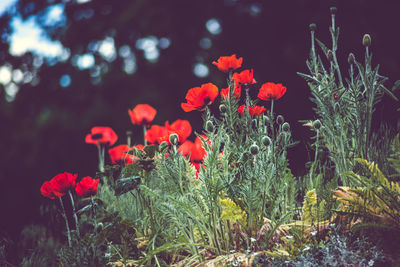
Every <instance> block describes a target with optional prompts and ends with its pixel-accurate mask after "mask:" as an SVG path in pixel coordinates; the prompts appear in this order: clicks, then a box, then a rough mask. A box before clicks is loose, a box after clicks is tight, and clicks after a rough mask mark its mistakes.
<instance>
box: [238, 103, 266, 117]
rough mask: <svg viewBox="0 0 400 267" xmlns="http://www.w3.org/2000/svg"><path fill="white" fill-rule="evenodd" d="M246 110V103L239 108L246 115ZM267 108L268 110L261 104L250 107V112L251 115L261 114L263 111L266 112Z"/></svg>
mask: <svg viewBox="0 0 400 267" xmlns="http://www.w3.org/2000/svg"><path fill="white" fill-rule="evenodd" d="M244 110H245V106H244V105H241V106H240V107H239V108H238V111H239V112H240V113H242V115H244ZM266 110H267V109H266V108H264V107H261V106H254V107H249V114H250V116H259V115H261V114H262V113H264V112H265V111H266Z"/></svg>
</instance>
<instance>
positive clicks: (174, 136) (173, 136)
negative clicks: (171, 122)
mask: <svg viewBox="0 0 400 267" xmlns="http://www.w3.org/2000/svg"><path fill="white" fill-rule="evenodd" d="M169 142H170V143H171V144H173V145H177V144H178V142H179V136H178V135H177V134H176V133H173V134H170V135H169Z"/></svg>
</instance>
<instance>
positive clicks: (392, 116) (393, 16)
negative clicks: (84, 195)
mask: <svg viewBox="0 0 400 267" xmlns="http://www.w3.org/2000/svg"><path fill="white" fill-rule="evenodd" d="M331 6H337V8H338V11H337V15H336V22H337V25H338V26H339V27H340V38H339V50H338V54H339V63H340V65H341V66H342V72H345V73H347V71H346V70H347V67H348V63H347V56H348V54H349V53H350V52H353V53H354V54H355V55H356V58H357V59H358V60H362V58H363V55H364V47H363V46H362V44H361V41H362V37H363V35H364V34H365V33H369V34H370V35H371V37H372V53H373V55H374V58H373V63H374V65H376V64H381V67H380V74H381V75H384V76H387V77H389V80H388V81H387V82H386V84H385V85H386V87H388V88H392V86H393V84H394V83H395V81H396V80H397V79H400V51H399V49H400V37H399V34H398V28H399V26H400V23H399V20H398V14H399V13H400V3H399V2H398V1H396V0H393V1H391V0H386V1H384V3H383V2H382V3H381V4H379V3H378V2H377V1H368V0H349V1H331V0H326V1H320V0H282V1H272V0H271V1H269V0H202V1H193V0H192V1H190V0H114V1H109V0H63V1H61V0H47V1H43V0H35V1H32V0H1V1H0V31H1V40H0V129H1V131H0V137H1V138H0V212H1V213H0V214H1V219H0V237H2V236H5V237H8V238H11V239H15V240H18V235H19V233H20V231H21V229H22V228H23V227H24V226H25V225H28V224H31V223H44V224H46V223H47V224H49V223H50V221H49V220H50V218H49V216H46V211H45V210H46V209H45V208H44V207H48V206H49V205H48V204H49V203H51V202H52V201H51V200H49V199H45V198H44V197H43V196H41V194H40V191H39V189H40V186H41V185H42V183H43V182H44V181H45V180H50V179H51V178H52V177H53V176H55V175H56V174H58V173H60V172H64V171H68V172H71V173H78V177H80V178H82V177H84V176H88V175H89V176H94V175H95V172H96V169H97V151H96V148H95V146H93V145H88V144H85V142H84V138H85V135H86V134H87V133H89V131H90V129H91V128H92V127H93V126H110V127H112V128H113V129H114V130H115V131H116V132H117V134H118V136H119V140H118V143H117V144H122V143H125V142H126V141H125V140H126V137H125V132H126V131H127V130H132V131H133V133H134V136H135V138H134V142H135V143H136V144H137V143H142V138H143V137H142V130H141V128H139V127H136V126H133V125H132V124H131V123H130V119H129V116H128V112H127V111H128V109H129V108H133V107H134V106H135V105H137V104H141V103H147V104H150V105H152V106H153V107H155V108H156V109H157V110H158V114H157V116H156V118H155V121H154V122H153V123H155V124H164V122H165V121H166V120H169V121H170V122H173V121H175V120H176V119H186V120H189V121H190V122H191V124H192V126H193V128H194V130H196V131H201V127H202V122H201V113H199V112H190V113H185V112H183V111H182V110H181V108H180V103H181V102H183V101H184V98H185V95H186V92H187V90H189V89H190V88H192V87H195V86H200V85H201V84H203V83H206V82H210V81H211V82H213V83H214V84H216V85H217V86H218V87H219V88H225V87H226V78H227V77H226V75H225V74H224V73H222V72H220V71H218V69H217V68H216V67H215V66H213V65H212V64H211V62H212V61H214V60H217V59H218V58H219V57H220V56H228V55H232V54H234V53H235V54H237V55H238V56H240V57H243V68H242V69H249V68H252V69H254V77H255V79H256V80H257V82H258V85H259V86H261V84H262V83H265V82H275V83H282V84H283V85H285V86H286V87H287V93H286V95H285V96H284V97H283V98H282V99H280V100H279V101H278V102H277V103H276V108H275V111H276V112H277V113H278V114H282V115H283V116H284V117H285V119H286V120H287V121H288V122H289V123H290V124H291V127H292V132H293V138H294V140H297V141H300V144H298V145H297V146H296V147H294V148H292V149H291V150H290V151H289V160H290V164H291V166H290V167H291V168H292V171H293V173H294V174H295V175H297V176H301V175H302V174H303V173H304V172H305V167H304V165H305V163H306V162H307V161H308V160H309V154H310V151H309V147H308V143H309V141H310V136H311V132H310V131H309V129H307V128H306V127H303V126H302V124H301V123H300V122H299V120H306V119H314V118H315V115H314V113H313V110H312V107H313V105H312V103H311V102H310V100H309V89H308V86H307V83H306V82H305V81H304V80H303V79H302V78H301V77H299V76H298V75H297V74H296V72H304V73H308V70H307V68H306V64H305V60H306V59H307V57H308V55H309V51H310V32H309V24H310V23H316V24H317V31H316V36H317V38H318V39H320V40H321V41H323V42H325V43H326V44H328V46H329V44H330V43H331V40H330V33H329V30H328V27H329V25H330V22H331V18H330V11H329V8H330V7H331ZM320 52H321V51H320ZM258 85H256V86H255V87H254V90H253V95H256V92H257V90H258V88H259V87H258ZM396 95H397V96H398V97H399V94H398V93H396ZM266 107H267V108H269V106H266ZM213 108H214V109H217V108H218V105H217V104H214V105H213ZM398 108H399V103H396V102H394V101H393V100H392V99H390V98H389V97H384V99H383V101H382V102H381V103H380V104H379V105H378V107H377V110H376V112H375V115H374V116H375V117H374V118H375V123H376V125H375V126H376V127H377V126H379V123H381V122H383V123H388V124H389V125H391V126H392V127H394V128H395V129H397V130H398V126H397V118H398V115H399V113H398V112H397V111H396V110H397V109H398ZM192 140H193V136H192ZM60 221H61V220H60ZM61 223H62V221H61ZM60 227H63V226H60Z"/></svg>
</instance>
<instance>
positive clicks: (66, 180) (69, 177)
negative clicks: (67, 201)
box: [50, 172, 78, 197]
mask: <svg viewBox="0 0 400 267" xmlns="http://www.w3.org/2000/svg"><path fill="white" fill-rule="evenodd" d="M77 177H78V175H77V174H71V173H68V172H64V173H60V174H57V175H56V176H54V177H53V179H51V180H50V183H51V187H52V190H53V193H54V195H56V196H57V197H62V196H64V195H65V194H66V193H68V190H71V189H74V187H75V181H76V178H77Z"/></svg>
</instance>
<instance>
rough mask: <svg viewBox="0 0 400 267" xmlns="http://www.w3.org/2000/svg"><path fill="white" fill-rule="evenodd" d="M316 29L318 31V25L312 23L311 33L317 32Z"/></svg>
mask: <svg viewBox="0 0 400 267" xmlns="http://www.w3.org/2000/svg"><path fill="white" fill-rule="evenodd" d="M316 29H317V24H315V23H311V24H310V31H313V32H315V30H316Z"/></svg>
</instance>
